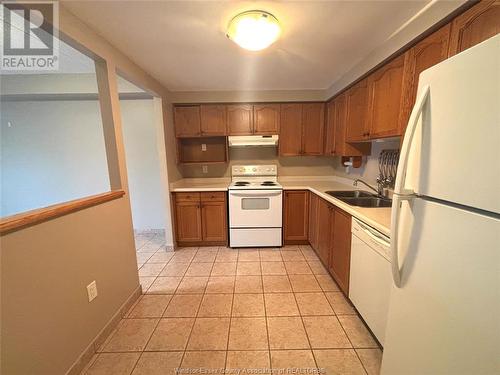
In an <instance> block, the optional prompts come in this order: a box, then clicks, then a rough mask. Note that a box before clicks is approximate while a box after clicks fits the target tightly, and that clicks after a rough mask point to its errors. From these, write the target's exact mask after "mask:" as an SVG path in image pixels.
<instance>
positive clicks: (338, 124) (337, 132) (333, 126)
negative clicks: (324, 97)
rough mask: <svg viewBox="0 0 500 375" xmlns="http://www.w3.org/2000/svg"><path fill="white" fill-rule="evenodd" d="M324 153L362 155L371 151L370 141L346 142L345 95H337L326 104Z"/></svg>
mask: <svg viewBox="0 0 500 375" xmlns="http://www.w3.org/2000/svg"><path fill="white" fill-rule="evenodd" d="M325 133H326V135H325V137H326V139H325V152H324V154H325V155H339V156H362V155H368V154H370V151H371V143H368V142H364V143H353V144H350V143H347V142H346V97H345V95H344V94H341V95H339V96H337V97H336V98H335V99H333V100H331V101H330V102H328V104H327V120H326V132H325Z"/></svg>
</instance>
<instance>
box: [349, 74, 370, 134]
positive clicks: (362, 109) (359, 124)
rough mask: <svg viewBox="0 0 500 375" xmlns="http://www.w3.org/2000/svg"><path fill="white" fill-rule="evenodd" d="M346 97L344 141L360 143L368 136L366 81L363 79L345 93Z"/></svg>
mask: <svg viewBox="0 0 500 375" xmlns="http://www.w3.org/2000/svg"><path fill="white" fill-rule="evenodd" d="M345 97H346V128H347V135H346V140H347V141H348V142H362V141H366V140H368V138H369V136H370V132H369V124H368V98H369V96H368V80H367V79H366V78H365V79H363V80H361V81H359V82H358V83H356V84H355V85H354V86H353V87H351V88H350V89H349V90H347V91H346V93H345Z"/></svg>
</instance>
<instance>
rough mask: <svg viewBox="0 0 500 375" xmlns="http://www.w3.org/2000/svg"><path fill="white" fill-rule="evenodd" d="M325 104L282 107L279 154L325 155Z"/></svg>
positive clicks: (286, 105)
mask: <svg viewBox="0 0 500 375" xmlns="http://www.w3.org/2000/svg"><path fill="white" fill-rule="evenodd" d="M324 112H325V104H324V103H291V104H282V105H281V126H280V128H281V129H280V142H279V154H280V155H281V156H297V155H323V143H324V139H323V132H324V126H325V118H324Z"/></svg>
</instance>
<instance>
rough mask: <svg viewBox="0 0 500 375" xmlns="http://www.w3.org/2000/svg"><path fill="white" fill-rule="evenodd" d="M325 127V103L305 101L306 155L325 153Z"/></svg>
mask: <svg viewBox="0 0 500 375" xmlns="http://www.w3.org/2000/svg"><path fill="white" fill-rule="evenodd" d="M324 129H325V104H324V103H304V104H303V105H302V136H303V140H302V143H303V148H302V150H303V154H304V155H323V147H324V142H325V140H324V139H323V133H324Z"/></svg>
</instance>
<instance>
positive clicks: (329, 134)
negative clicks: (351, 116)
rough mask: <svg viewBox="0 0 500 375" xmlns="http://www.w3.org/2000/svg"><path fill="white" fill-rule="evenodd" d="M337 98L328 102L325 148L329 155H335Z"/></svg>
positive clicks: (326, 153) (325, 152)
mask: <svg viewBox="0 0 500 375" xmlns="http://www.w3.org/2000/svg"><path fill="white" fill-rule="evenodd" d="M336 105H337V100H336V98H335V99H332V100H330V101H329V102H328V103H327V104H326V123H325V150H324V154H325V155H327V156H331V155H335V107H336Z"/></svg>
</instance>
